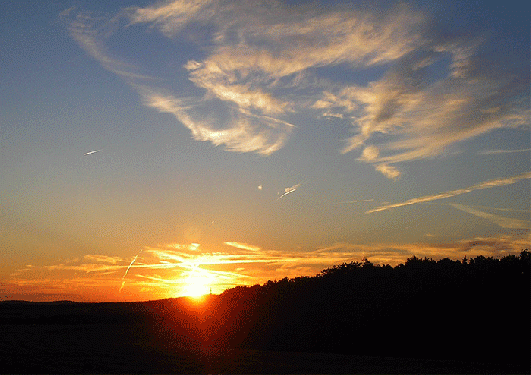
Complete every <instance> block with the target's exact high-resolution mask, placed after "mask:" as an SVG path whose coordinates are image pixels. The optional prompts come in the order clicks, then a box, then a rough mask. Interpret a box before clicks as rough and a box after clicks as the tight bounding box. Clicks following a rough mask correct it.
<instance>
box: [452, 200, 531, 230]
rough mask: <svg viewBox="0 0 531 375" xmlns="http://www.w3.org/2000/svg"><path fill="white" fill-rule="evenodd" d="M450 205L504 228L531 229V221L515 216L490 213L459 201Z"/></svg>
mask: <svg viewBox="0 0 531 375" xmlns="http://www.w3.org/2000/svg"><path fill="white" fill-rule="evenodd" d="M450 206H452V207H454V208H456V209H458V210H461V211H464V212H467V213H469V214H472V215H474V216H477V217H480V218H482V219H485V220H489V221H491V222H493V223H494V224H496V225H499V226H500V227H502V228H508V229H531V222H529V221H526V220H520V219H514V218H508V217H504V216H500V215H495V214H490V213H488V212H484V211H480V210H477V209H475V208H472V207H469V206H465V205H463V204H458V203H450Z"/></svg>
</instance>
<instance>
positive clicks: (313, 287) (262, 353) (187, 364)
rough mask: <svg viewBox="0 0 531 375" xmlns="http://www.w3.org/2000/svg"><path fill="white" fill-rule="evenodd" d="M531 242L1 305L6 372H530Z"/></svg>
mask: <svg viewBox="0 0 531 375" xmlns="http://www.w3.org/2000/svg"><path fill="white" fill-rule="evenodd" d="M529 267H530V266H529V253H528V252H523V253H522V254H521V255H520V257H507V258H503V259H502V260H496V259H491V258H476V259H475V260H465V261H461V262H456V261H450V260H442V261H439V262H435V261H431V260H427V259H424V260H420V259H416V258H415V259H410V260H408V262H406V264H405V265H402V266H399V267H395V268H392V267H378V266H375V265H372V264H370V263H369V262H365V263H362V264H360V263H351V264H344V265H341V266H337V267H333V268H331V269H328V270H325V271H323V272H322V273H321V274H320V275H318V276H316V277H309V278H297V279H284V280H280V281H278V282H268V283H267V284H264V285H263V286H258V285H256V286H253V287H238V288H233V289H230V290H227V291H225V292H224V293H223V294H221V295H212V296H205V297H204V298H203V300H202V301H200V302H198V301H193V300H190V299H186V298H180V299H167V300H158V301H149V302H135V303H72V302H54V303H30V302H21V301H19V302H17V301H5V302H0V333H1V334H0V371H1V372H3V373H422V374H426V373H492V374H500V373H527V374H528V373H530V367H529V360H530V355H529V353H530V320H529V316H530V311H529V310H530V294H529V293H530V286H529V281H530V280H529Z"/></svg>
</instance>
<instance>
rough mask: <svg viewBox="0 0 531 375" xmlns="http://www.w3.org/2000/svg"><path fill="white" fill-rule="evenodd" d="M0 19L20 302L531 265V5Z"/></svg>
mask: <svg viewBox="0 0 531 375" xmlns="http://www.w3.org/2000/svg"><path fill="white" fill-rule="evenodd" d="M2 8H3V11H2V12H1V15H0V17H1V22H0V25H1V26H0V27H1V30H2V36H3V37H2V40H1V41H0V108H1V111H0V168H1V171H2V179H1V181H0V222H1V226H0V248H1V249H2V251H1V252H0V264H2V266H1V267H0V280H2V281H1V282H0V292H1V293H0V294H1V295H0V298H3V299H8V298H22V299H36V300H50V299H64V298H69V299H75V300H135V299H153V298H159V297H161V298H162V297H168V296H179V295H186V294H195V293H199V291H198V290H203V291H205V290H206V289H207V288H210V287H212V288H213V291H214V292H221V291H222V290H223V289H225V288H227V287H230V286H233V285H238V284H254V283H261V282H264V281H266V280H268V279H280V278H283V277H294V276H299V275H314V274H316V273H318V272H319V271H320V270H321V269H323V268H325V267H328V266H330V265H332V264H337V263H342V262H346V261H352V260H360V259H362V258H364V257H366V258H368V259H369V260H371V261H373V262H375V263H390V264H397V263H399V262H402V261H404V260H405V259H406V258H407V257H410V256H412V255H416V256H420V257H424V256H427V257H432V258H442V257H451V258H454V259H461V258H463V257H464V256H468V257H470V256H476V255H486V256H503V255H506V254H513V253H518V252H519V251H521V250H523V249H525V248H529V244H530V234H529V226H530V203H529V202H530V199H529V198H530V185H529V179H530V178H531V172H530V171H531V161H530V150H531V145H530V143H531V142H530V130H529V125H530V123H529V83H530V79H529V57H530V56H529V45H530V41H529V22H528V18H527V17H528V13H526V12H524V11H523V9H522V5H521V3H520V2H516V1H506V2H481V3H479V4H473V3H472V2H470V1H449V2H444V5H443V3H440V2H404V3H398V2H392V1H382V2H364V1H361V2H353V1H341V2H332V1H329V2H326V1H318V2H302V1H300V2H299V1H295V2H294V1H290V2H277V1H253V2H248V1H211V0H179V1H162V2H151V1H121V2H103V1H102V2H93V1H66V0H65V1H49V2H33V1H8V2H4V4H3V5H2ZM133 260H134V262H133ZM191 284H194V285H199V286H201V287H202V288H203V289H201V288H196V290H195V291H193V290H192V288H190V285H191Z"/></svg>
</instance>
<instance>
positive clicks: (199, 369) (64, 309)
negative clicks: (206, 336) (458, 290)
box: [0, 303, 518, 373]
mask: <svg viewBox="0 0 531 375" xmlns="http://www.w3.org/2000/svg"><path fill="white" fill-rule="evenodd" d="M135 305H136V304H40V303H39V304H38V303H0V311H1V312H2V321H3V322H2V324H1V325H0V327H1V331H2V335H0V362H1V363H2V365H1V368H2V370H1V371H2V372H3V373H500V372H517V370H518V369H517V367H516V366H507V365H505V366H504V365H500V364H492V363H470V362H463V361H450V360H428V359H418V358H417V359H415V358H393V357H378V356H357V355H344V354H333V353H304V352H292V351H280V352H277V351H266V350H252V349H241V348H233V349H230V348H219V347H217V348H216V347H209V346H202V345H201V343H199V342H197V341H196V340H194V339H192V338H190V337H187V336H185V335H180V334H179V333H176V332H168V331H165V329H166V328H165V327H164V325H161V326H160V327H156V326H154V325H153V323H150V322H149V321H150V319H149V318H147V317H142V316H141V315H142V314H143V313H138V310H137V309H136V307H138V306H139V305H140V304H138V305H137V306H135ZM135 311H137V312H135ZM140 311H146V310H144V309H143V308H140ZM88 314H90V315H88ZM158 328H160V330H158Z"/></svg>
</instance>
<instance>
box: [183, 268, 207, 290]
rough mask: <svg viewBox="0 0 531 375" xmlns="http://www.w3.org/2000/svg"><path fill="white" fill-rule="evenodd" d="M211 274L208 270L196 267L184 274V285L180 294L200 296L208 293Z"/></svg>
mask: <svg viewBox="0 0 531 375" xmlns="http://www.w3.org/2000/svg"><path fill="white" fill-rule="evenodd" d="M212 281H213V279H212V276H211V275H210V274H209V273H208V271H205V270H202V269H200V268H196V269H194V270H192V271H190V273H189V274H188V275H187V276H186V278H185V286H184V288H183V289H182V295H184V296H189V297H200V296H202V295H205V294H208V293H209V291H210V286H211V285H212Z"/></svg>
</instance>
